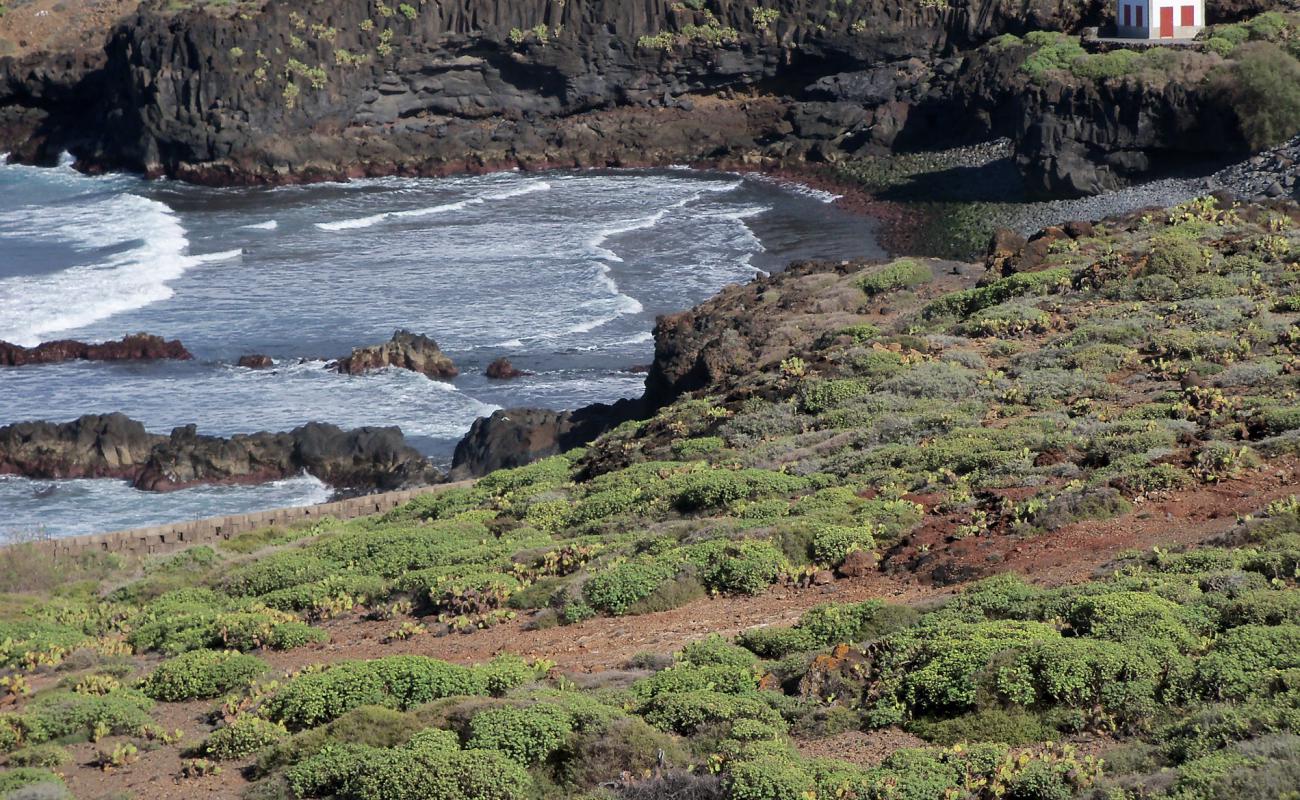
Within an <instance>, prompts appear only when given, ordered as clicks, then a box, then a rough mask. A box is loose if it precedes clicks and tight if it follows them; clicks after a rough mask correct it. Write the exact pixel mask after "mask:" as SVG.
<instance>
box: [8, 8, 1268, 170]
mask: <svg viewBox="0 0 1300 800" xmlns="http://www.w3.org/2000/svg"><path fill="white" fill-rule="evenodd" d="M1105 5H1106V4H1104V3H1101V2H1089V3H1083V4H1080V3H1077V2H1067V1H1066V0H1032V1H1031V2H1011V1H1010V0H953V2H949V3H917V2H911V0H869V2H865V1H864V2H857V3H854V4H852V5H851V6H849V7H847V8H840V6H839V4H837V3H833V2H831V0H781V2H777V3H774V4H772V5H771V7H770V8H764V9H762V11H763V13H761V14H757V13H755V11H754V8H755V7H754V6H753V5H752V4H749V3H741V2H731V0H718V2H712V3H709V4H704V3H700V4H675V3H670V2H667V0H652V1H651V2H646V3H625V2H617V1H616V0H570V1H569V2H566V3H561V4H557V3H550V2H546V1H545V0H524V1H523V2H516V1H515V0H509V1H508V2H507V0H456V2H444V3H437V4H424V5H420V6H419V7H418V8H416V7H414V6H406V8H407V9H408V11H398V10H397V9H396V8H395V7H392V6H388V5H385V4H383V3H381V2H370V1H369V0H366V2H361V1H360V0H325V2H321V3H314V4H312V5H311V6H310V7H308V8H301V7H299V6H298V5H296V4H291V3H284V4H280V3H273V4H270V5H267V6H266V7H264V8H261V9H248V10H245V9H244V7H239V9H237V10H236V11H234V12H231V13H228V14H225V15H218V13H217V12H212V11H199V10H195V11H181V12H174V11H170V10H165V9H161V8H158V7H152V6H149V7H143V8H142V10H141V11H140V12H139V13H138V14H137V15H136V16H135V17H134V18H133V19H130V20H129V21H127V22H124V23H123V24H121V25H119V26H118V27H117V28H115V29H114V30H113V31H112V33H111V35H110V36H109V38H108V41H107V42H106V44H105V46H104V47H103V48H102V49H100V48H96V47H89V48H87V49H86V50H85V51H83V52H78V53H68V54H61V55H50V54H39V55H36V56H29V57H26V58H24V59H21V60H18V59H12V58H10V59H4V60H0V150H10V151H12V156H11V157H13V158H17V159H19V160H22V161H28V162H35V163H49V162H51V161H53V160H54V159H56V158H57V156H58V154H59V153H60V152H61V151H63V150H70V151H71V152H72V153H73V154H74V155H76V157H77V159H78V163H79V165H80V166H81V167H82V168H83V169H87V170H109V169H126V170H133V171H138V172H143V173H146V174H149V175H166V176H170V177H177V178H182V179H185V180H190V181H196V182H202V183H213V184H249V183H282V182H292V181H307V180H319V179H325V178H338V177H346V176H359V175H386V174H413V175H438V174H444V173H448V172H458V171H465V170H469V171H474V170H486V169H497V168H507V167H515V166H521V167H527V168H538V167H547V166H606V165H629V166H630V165H656V164H671V163H682V162H687V163H714V164H719V163H721V164H749V165H757V166H762V165H769V166H777V165H781V164H794V163H801V162H804V161H813V162H816V161H827V160H838V159H842V158H846V157H852V156H855V155H859V154H863V153H871V152H880V151H887V150H891V149H916V148H931V147H941V146H951V145H956V144H963V143H970V142H977V141H983V140H986V139H989V138H992V137H995V136H999V135H1009V136H1011V137H1012V138H1013V139H1014V140H1015V146H1016V154H1017V160H1018V163H1019V165H1020V168H1021V169H1022V171H1023V173H1024V175H1025V177H1026V179H1027V181H1028V183H1029V185H1030V186H1031V187H1033V188H1035V189H1038V190H1041V191H1044V192H1048V193H1095V192H1098V191H1103V190H1106V189H1110V188H1114V187H1115V186H1117V185H1121V184H1123V183H1124V182H1126V181H1129V180H1134V179H1139V178H1143V177H1147V176H1150V175H1153V174H1158V173H1159V172H1161V171H1163V170H1166V169H1169V168H1171V167H1172V166H1176V165H1179V164H1183V163H1186V162H1188V161H1191V160H1196V161H1203V160H1205V159H1207V158H1209V159H1215V158H1226V157H1230V156H1235V155H1238V154H1241V153H1243V152H1245V151H1246V149H1247V145H1246V142H1245V140H1244V139H1243V138H1242V136H1241V134H1240V133H1239V131H1238V129H1237V126H1236V118H1235V114H1234V112H1233V111H1232V109H1231V108H1228V107H1226V106H1225V105H1224V103H1223V102H1222V100H1221V99H1219V98H1218V97H1217V96H1216V95H1214V94H1213V93H1212V92H1209V91H1207V90H1206V89H1205V87H1204V86H1203V85H1202V84H1201V83H1200V82H1199V80H1196V81H1193V80H1191V79H1188V80H1187V82H1185V83H1184V82H1182V80H1183V79H1182V78H1181V77H1180V76H1179V75H1178V74H1174V75H1172V76H1171V77H1170V79H1169V81H1168V82H1167V85H1163V86H1162V85H1157V84H1155V83H1150V82H1148V83H1138V84H1134V83H1132V82H1128V81H1126V82H1123V83H1122V85H1115V86H1112V85H1110V84H1109V83H1107V84H1105V85H1093V84H1092V83H1089V82H1080V81H1078V80H1076V79H1074V78H1071V77H1069V76H1068V75H1066V76H1064V77H1061V76H1057V77H1053V78H1052V79H1050V80H1048V81H1046V82H1045V83H1041V84H1040V83H1037V82H1034V81H1031V79H1030V78H1029V77H1028V76H1027V74H1026V73H1025V72H1024V71H1023V70H1021V69H1020V67H1021V66H1022V64H1023V62H1024V60H1025V59H1026V58H1027V57H1029V56H1030V55H1032V52H1031V51H1032V48H1031V47H1020V46H1011V47H992V46H988V43H989V42H991V41H992V40H993V39H994V38H995V37H998V36H1000V35H1002V34H1008V33H1011V34H1024V33H1026V32H1029V31H1036V30H1044V29H1045V30H1060V31H1078V30H1080V29H1081V28H1083V27H1085V26H1088V25H1096V24H1099V22H1100V21H1101V20H1102V19H1103V17H1104V12H1105ZM1276 5H1278V4H1277V3H1269V2H1263V0H1257V1H1256V2H1245V3H1243V2H1235V1H1233V2H1218V3H1216V2H1211V3H1210V8H1211V17H1212V19H1214V20H1231V19H1235V18H1237V17H1239V16H1242V15H1244V14H1249V13H1257V12H1258V11H1260V10H1263V9H1265V8H1271V7H1274V6H1276ZM1175 73H1177V71H1176V70H1175ZM1116 108H1123V109H1124V113H1122V114H1117V113H1116V112H1115V109H1116ZM954 122H956V123H957V124H954ZM1194 129H1195V130H1200V131H1201V135H1198V136H1190V135H1189V131H1191V130H1194Z"/></svg>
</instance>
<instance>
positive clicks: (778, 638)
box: [739, 625, 822, 658]
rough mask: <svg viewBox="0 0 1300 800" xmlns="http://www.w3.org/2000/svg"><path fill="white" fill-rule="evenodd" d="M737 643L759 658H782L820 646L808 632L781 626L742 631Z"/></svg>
mask: <svg viewBox="0 0 1300 800" xmlns="http://www.w3.org/2000/svg"><path fill="white" fill-rule="evenodd" d="M739 641H740V643H741V644H742V645H744V646H745V648H747V649H748V650H750V651H751V652H753V653H755V654H756V655H758V656H759V657H760V658H784V657H785V656H787V655H790V654H791V653H803V652H807V651H809V650H816V649H817V648H818V647H821V646H822V643H821V642H819V641H818V640H817V638H816V637H814V636H813V635H812V634H811V633H809V632H808V631H805V630H801V629H799V628H793V627H783V626H781V625H774V626H772V627H768V628H750V629H749V630H747V631H742V632H741V634H740V636H739Z"/></svg>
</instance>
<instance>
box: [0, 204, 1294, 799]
mask: <svg viewBox="0 0 1300 800" xmlns="http://www.w3.org/2000/svg"><path fill="white" fill-rule="evenodd" d="M1297 226H1300V207H1297V206H1296V205H1294V204H1282V203H1277V204H1273V205H1248V206H1237V205H1235V204H1231V203H1228V202H1226V201H1218V200H1215V199H1213V198H1205V199H1203V200H1199V201H1196V202H1193V203H1189V204H1187V205H1184V206H1180V207H1177V208H1172V209H1167V210H1151V211H1149V212H1147V213H1144V214H1141V215H1135V216H1132V217H1129V218H1125V219H1122V220H1112V221H1108V222H1104V223H1099V224H1095V225H1093V224H1072V225H1070V226H1067V227H1066V228H1063V229H1055V230H1048V231H1045V232H1043V233H1042V234H1041V235H1040V236H1038V237H1035V238H1034V239H1033V240H1031V241H1029V242H1024V241H1023V240H1019V241H1018V240H1016V239H1015V238H1014V237H1012V236H1009V235H1007V236H1003V237H1001V238H1000V239H999V240H998V241H996V242H995V243H994V246H993V247H992V248H991V250H990V254H989V258H988V260H987V263H986V265H984V266H978V265H969V264H960V263H955V262H928V261H918V260H900V261H894V262H891V263H887V264H867V263H853V262H850V263H837V264H801V265H795V266H794V267H792V268H791V269H790V270H788V271H787V272H784V273H781V274H778V275H775V276H773V277H770V278H764V279H759V280H755V281H754V282H752V283H750V284H748V285H745V286H736V287H731V288H729V289H727V290H725V291H724V292H723V293H722V294H721V295H719V296H718V297H717V298H715V299H714V300H712V301H710V302H708V303H706V304H704V305H702V306H700V307H698V308H696V309H694V310H691V311H688V312H685V313H683V314H681V315H677V316H673V317H667V318H664V319H663V320H661V323H660V325H659V327H658V329H657V331H656V338H657V356H656V362H655V365H654V368H653V370H652V372H651V375H650V377H649V380H648V390H649V392H648V396H647V402H648V403H649V404H651V405H653V406H659V407H660V410H659V411H658V412H657V413H656V414H655V416H653V418H651V419H648V420H644V421H634V422H628V423H625V424H624V425H622V426H621V427H619V428H617V429H615V430H613V431H611V432H609V433H607V434H605V435H604V436H602V437H600V438H599V439H597V440H596V441H595V442H594V443H593V444H592V445H591V446H590V447H587V448H585V449H579V450H574V451H571V452H568V453H565V454H563V455H560V456H554V457H551V458H547V459H544V460H541V461H538V462H536V463H533V464H530V465H528V466H524V467H520V468H516V469H511V470H499V471H496V472H493V473H491V474H489V475H487V476H486V477H484V478H482V479H480V480H479V481H478V482H477V483H476V484H475V485H473V486H472V487H467V488H464V487H463V488H455V489H450V490H447V491H443V492H441V493H437V494H430V495H428V496H426V497H424V498H421V499H420V500H417V501H415V502H413V503H412V504H410V505H409V506H406V507H404V508H401V509H399V510H397V511H395V512H392V513H390V514H388V515H386V516H383V517H377V518H370V519H364V520H359V521H354V522H350V523H346V524H345V523H333V524H318V525H315V526H313V527H310V528H299V529H292V530H267V531H262V532H258V533H254V534H246V535H243V536H240V537H238V538H235V539H232V540H230V541H228V542H225V543H223V544H222V545H221V546H219V547H217V548H215V549H214V548H208V547H196V548H192V549H190V550H185V551H182V552H180V553H177V554H174V555H171V556H167V557H163V558H156V559H151V560H147V561H144V562H138V563H137V562H134V561H127V560H124V559H121V558H117V557H112V556H87V557H84V558H81V559H79V560H76V561H68V562H62V563H51V562H50V561H49V559H47V558H46V557H45V556H44V555H43V554H42V551H41V550H40V549H39V545H28V546H20V547H11V548H8V549H5V550H3V551H0V566H2V567H3V571H2V572H0V581H3V585H2V586H0V588H3V589H4V590H5V591H7V592H8V594H6V595H4V596H3V598H2V602H0V620H3V621H0V641H3V645H2V646H0V663H2V664H3V670H4V678H3V681H4V683H3V687H4V691H5V692H6V693H7V694H6V697H5V700H4V702H5V704H6V710H5V711H4V713H3V714H0V750H3V752H4V755H3V758H4V759H5V765H6V766H5V771H4V772H3V773H0V793H3V796H4V797H7V798H11V800H12V799H13V798H37V797H40V798H46V797H50V798H52V797H61V796H65V792H66V790H65V789H64V788H62V787H64V786H66V787H69V788H70V790H71V791H72V792H73V793H75V795H76V796H77V797H79V798H83V800H89V799H90V798H99V797H120V796H132V797H138V798H147V797H174V796H177V795H178V794H180V793H185V794H192V793H195V794H199V795H204V796H212V797H239V796H244V797H249V798H280V797H298V798H328V797H334V798H339V799H340V800H401V799H402V798H445V799H446V800H491V799H502V800H504V799H505V798H510V799H512V800H513V799H514V798H541V797H546V798H587V799H588V800H594V798H668V797H672V798H730V799H731V800H789V799H790V798H817V799H825V798H862V799H863V800H865V799H866V798H873V799H879V800H885V799H887V798H888V799H891V800H892V799H894V798H898V799H900V800H931V798H987V799H989V800H991V799H992V798H1018V799H1019V800H1055V799H1056V798H1068V797H1076V796H1077V797H1095V798H1106V800H1120V798H1125V799H1126V800H1127V799H1132V800H1136V799H1137V798H1152V797H1168V798H1180V800H1191V798H1224V799H1225V800H1227V798H1236V797H1242V796H1253V797H1259V798H1284V797H1289V796H1290V795H1288V794H1287V792H1289V791H1292V789H1293V787H1294V785H1295V781H1296V777H1297V769H1300V766H1298V765H1300V695H1297V689H1296V685H1297V681H1298V680H1300V677H1298V676H1300V660H1297V659H1298V658H1300V655H1298V654H1300V591H1297V590H1296V584H1295V581H1296V576H1297V574H1300V573H1298V572H1297V570H1298V569H1300V567H1298V564H1300V506H1297V502H1296V499H1295V497H1294V492H1295V487H1296V485H1297V477H1296V475H1297V472H1296V470H1297V461H1296V455H1297V450H1298V447H1300V405H1297V401H1296V393H1297V389H1300V368H1298V367H1297V365H1298V363H1300V362H1298V361H1297V354H1300V327H1297V324H1296V321H1297V319H1298V318H1300V264H1298V263H1297V262H1298V261H1300V227H1297ZM953 584H958V585H957V586H955V587H953V586H952V585H953ZM945 587H947V588H945Z"/></svg>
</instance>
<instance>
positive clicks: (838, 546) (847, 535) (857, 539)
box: [812, 525, 876, 567]
mask: <svg viewBox="0 0 1300 800" xmlns="http://www.w3.org/2000/svg"><path fill="white" fill-rule="evenodd" d="M872 534H873V531H872V529H871V528H866V527H861V528H858V527H849V526H847V525H821V526H818V528H817V534H816V536H815V537H814V538H813V543H812V550H813V559H814V560H816V561H817V563H819V564H825V565H827V566H830V567H835V566H839V565H840V564H843V563H844V559H845V558H846V557H847V556H848V554H849V553H852V552H854V551H856V550H862V551H866V552H871V551H873V550H875V549H876V538H875V536H873V535H872Z"/></svg>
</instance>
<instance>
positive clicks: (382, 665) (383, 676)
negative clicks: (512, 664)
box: [265, 656, 487, 730]
mask: <svg viewBox="0 0 1300 800" xmlns="http://www.w3.org/2000/svg"><path fill="white" fill-rule="evenodd" d="M486 693H487V680H486V678H485V677H484V676H483V675H482V674H481V673H480V672H477V671H475V670H473V669H470V668H468V667H461V666H457V665H454V664H448V663H447V662H445V661H439V660H437V659H433V658H427V657H424V656H390V657H388V658H380V659H375V660H374V661H339V662H335V663H334V664H331V665H329V666H328V667H325V668H324V669H322V670H320V671H319V672H305V673H303V674H301V675H298V676H296V677H294V678H292V679H290V680H289V681H287V682H286V683H285V684H284V685H283V686H282V687H281V688H280V690H279V691H278V692H276V694H275V695H274V696H273V697H271V698H270V699H269V700H267V702H266V705H265V712H266V715H267V717H268V718H270V719H271V720H273V721H276V722H283V723H284V724H285V725H287V726H288V727H289V728H290V729H291V730H297V729H301V728H310V727H313V726H315V725H319V724H321V723H323V722H329V721H330V720H332V719H336V718H338V717H339V716H341V715H343V714H344V713H346V712H348V711H350V710H352V709H354V708H357V707H359V706H365V705H374V706H384V707H386V708H397V709H406V708H410V707H412V706H416V705H419V704H421V703H427V702H429V701H431V700H436V699H438V698H441V697H451V696H453V695H461V694H465V695H482V694H486Z"/></svg>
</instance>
